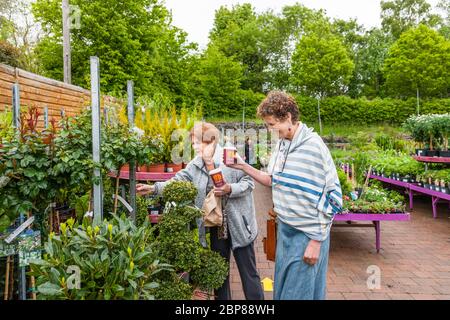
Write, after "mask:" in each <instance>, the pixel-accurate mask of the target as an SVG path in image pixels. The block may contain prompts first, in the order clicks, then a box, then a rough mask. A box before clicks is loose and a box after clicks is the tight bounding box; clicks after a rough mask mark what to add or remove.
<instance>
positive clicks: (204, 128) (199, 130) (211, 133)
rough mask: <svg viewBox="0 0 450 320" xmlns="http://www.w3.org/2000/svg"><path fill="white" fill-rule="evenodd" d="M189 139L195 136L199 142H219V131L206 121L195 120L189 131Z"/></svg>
mask: <svg viewBox="0 0 450 320" xmlns="http://www.w3.org/2000/svg"><path fill="white" fill-rule="evenodd" d="M190 138H191V141H192V140H193V139H194V138H195V139H197V140H199V141H201V142H206V143H212V142H214V143H216V144H217V143H219V139H220V131H219V129H217V128H216V127H215V126H214V125H213V124H211V123H208V122H197V123H195V125H194V127H193V128H192V130H191V132H190Z"/></svg>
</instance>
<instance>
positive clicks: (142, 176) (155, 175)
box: [108, 170, 176, 182]
mask: <svg viewBox="0 0 450 320" xmlns="http://www.w3.org/2000/svg"><path fill="white" fill-rule="evenodd" d="M175 174H176V173H174V172H136V180H138V181H151V182H161V181H167V180H169V179H171V178H173V177H174V176H175ZM108 176H110V177H112V178H116V177H117V173H116V172H110V173H109V174H108ZM119 179H123V180H129V179H130V172H129V171H123V170H122V171H120V175H119Z"/></svg>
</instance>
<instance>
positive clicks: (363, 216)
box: [334, 212, 411, 253]
mask: <svg viewBox="0 0 450 320" xmlns="http://www.w3.org/2000/svg"><path fill="white" fill-rule="evenodd" d="M410 219H411V216H410V214H409V213H407V212H405V213H391V214H368V213H346V214H337V215H335V216H334V221H346V222H350V221H371V222H372V224H335V225H334V226H336V227H366V228H367V227H370V228H375V246H376V248H377V253H379V252H380V249H381V221H410Z"/></svg>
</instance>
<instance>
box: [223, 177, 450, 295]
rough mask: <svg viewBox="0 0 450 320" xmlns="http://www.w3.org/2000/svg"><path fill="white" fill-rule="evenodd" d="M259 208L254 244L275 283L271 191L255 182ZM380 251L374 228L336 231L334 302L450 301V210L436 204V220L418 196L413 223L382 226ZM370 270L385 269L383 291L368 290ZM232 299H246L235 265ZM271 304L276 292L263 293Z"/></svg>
mask: <svg viewBox="0 0 450 320" xmlns="http://www.w3.org/2000/svg"><path fill="white" fill-rule="evenodd" d="M254 196H255V204H256V210H257V219H258V225H259V235H258V238H257V240H256V242H255V250H256V259H257V266H258V270H259V272H260V276H261V279H264V278H265V277H268V278H270V279H273V271H274V263H273V262H270V261H267V260H266V257H265V254H264V250H263V245H262V239H263V237H264V236H265V234H266V230H265V228H266V223H265V221H266V217H267V211H268V209H269V208H271V206H272V201H271V198H272V197H271V192H270V189H269V188H266V187H263V186H261V185H258V184H257V187H256V189H255V193H254ZM381 230H382V231H381V246H382V248H381V251H380V253H378V254H377V252H376V249H375V231H374V229H373V228H333V229H332V231H331V248H330V260H329V265H328V281H327V288H328V289H327V299H330V300H352V299H356V300H361V299H363V300H377V299H381V300H427V299H428V300H429V299H432V300H450V210H449V206H448V204H447V203H443V204H440V205H439V206H438V218H437V219H433V217H432V211H431V198H429V197H415V201H414V211H413V212H412V213H411V221H409V222H399V221H398V222H397V221H392V222H391V221H385V222H382V223H381ZM369 266H378V267H379V268H380V271H381V285H380V288H379V289H373V290H370V289H368V286H367V284H366V282H367V278H368V277H369V276H370V274H368V273H367V268H368V267H369ZM231 282H232V284H231V289H232V297H233V299H234V300H239V299H244V294H243V292H242V286H241V282H240V278H239V273H238V271H237V268H236V263H235V262H234V260H232V261H231ZM265 297H266V299H267V300H270V299H272V292H265Z"/></svg>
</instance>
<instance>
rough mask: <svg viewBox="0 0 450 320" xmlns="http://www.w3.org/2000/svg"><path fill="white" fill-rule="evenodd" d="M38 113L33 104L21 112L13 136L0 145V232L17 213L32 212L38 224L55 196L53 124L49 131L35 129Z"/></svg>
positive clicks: (12, 220)
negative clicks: (18, 124)
mask: <svg viewBox="0 0 450 320" xmlns="http://www.w3.org/2000/svg"><path fill="white" fill-rule="evenodd" d="M39 116H40V113H39V111H38V110H37V108H36V107H34V106H33V107H30V108H28V109H27V110H25V111H24V112H22V113H21V115H20V128H19V130H18V135H17V138H16V139H11V140H10V141H5V142H4V143H3V144H2V145H0V180H1V182H0V207H1V208H2V210H1V211H2V212H3V213H2V214H1V217H0V219H1V221H2V222H1V227H0V232H1V231H3V230H4V229H5V228H6V227H7V226H8V224H11V223H13V222H14V220H15V219H16V218H17V217H18V216H19V215H20V214H23V215H24V216H25V217H26V216H27V214H29V213H31V214H36V216H37V220H38V221H37V222H38V224H41V225H42V222H43V219H44V218H43V216H42V214H43V213H44V212H45V211H46V210H45V209H46V207H47V206H48V204H49V203H50V202H51V200H52V199H53V198H54V197H55V196H56V190H57V189H58V187H57V181H56V180H55V178H54V176H53V172H52V168H53V166H54V164H55V160H56V159H55V156H54V141H53V137H54V131H55V123H54V122H52V128H51V129H50V130H46V131H43V132H39V131H38V130H37V123H38V119H39Z"/></svg>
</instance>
